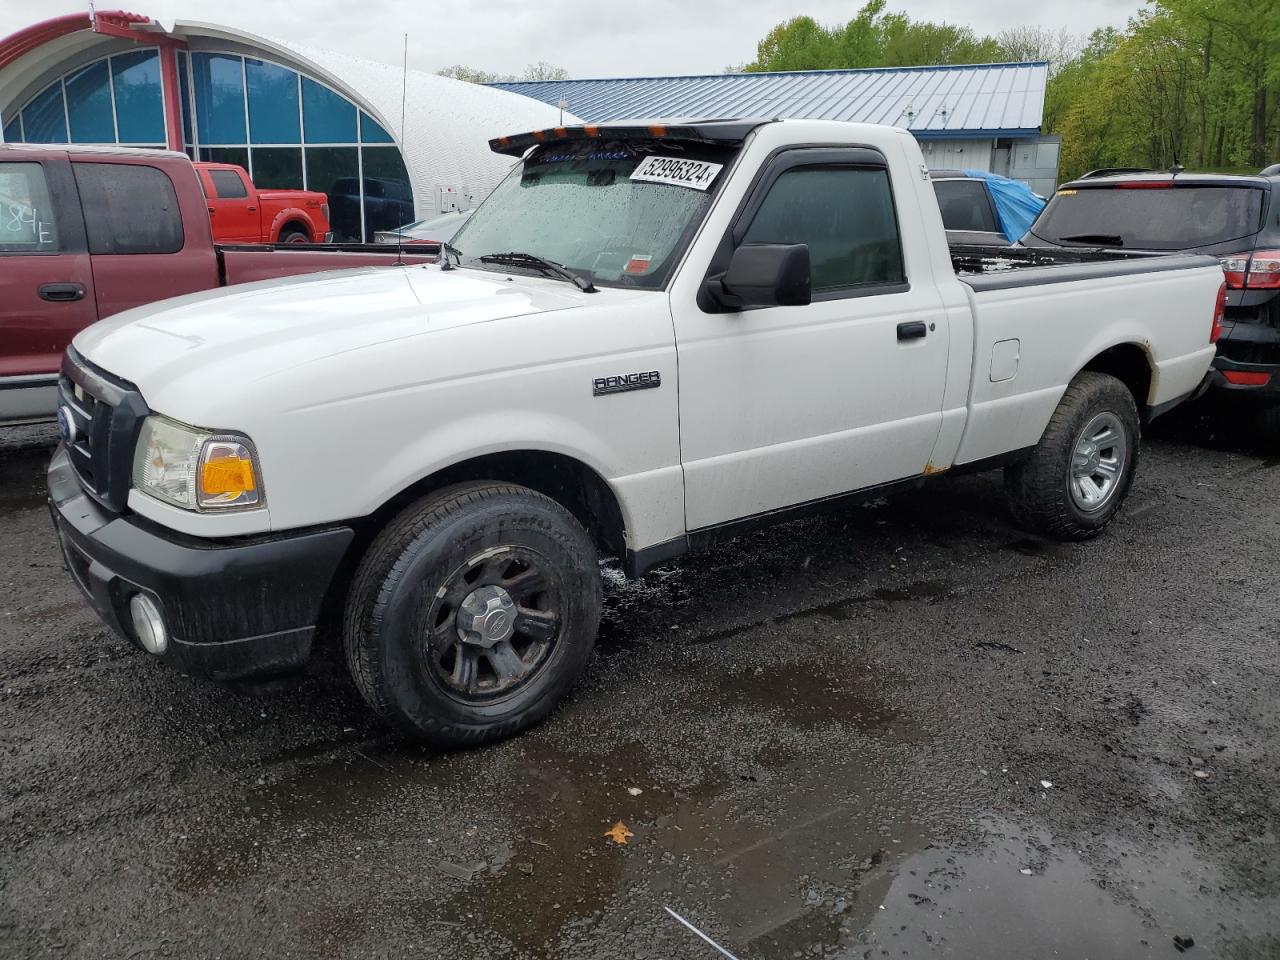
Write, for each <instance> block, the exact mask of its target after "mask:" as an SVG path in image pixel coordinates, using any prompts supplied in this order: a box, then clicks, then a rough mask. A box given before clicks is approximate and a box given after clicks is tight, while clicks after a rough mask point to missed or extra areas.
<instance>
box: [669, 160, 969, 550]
mask: <svg viewBox="0 0 1280 960" xmlns="http://www.w3.org/2000/svg"><path fill="white" fill-rule="evenodd" d="M911 199H914V197H913V195H909V196H908V200H911ZM903 219H906V220H907V222H909V223H910V224H912V227H911V229H914V230H916V231H919V230H920V229H921V224H920V219H919V216H918V215H916V212H915V211H913V210H911V209H910V208H909V207H908V208H906V209H904V210H902V211H901V216H900V212H899V210H898V209H897V208H896V207H895V203H894V195H893V189H892V184H891V183H890V177H889V171H888V169H887V166H886V164H885V161H884V159H883V157H882V156H881V155H880V154H879V153H877V152H876V151H873V150H868V149H857V148H805V149H795V150H788V151H785V152H783V153H781V154H779V155H777V156H776V157H775V158H774V159H773V160H772V161H771V162H770V163H769V165H768V166H767V167H766V169H765V171H764V173H763V174H762V176H761V177H760V178H759V180H758V181H757V183H756V185H755V187H754V188H753V189H752V191H751V192H750V193H749V194H748V196H747V198H746V200H745V201H744V202H743V205H742V207H741V209H740V210H739V212H738V214H737V216H736V217H735V219H734V221H733V223H732V225H731V227H730V229H729V232H728V234H727V235H726V236H725V237H724V238H723V240H722V241H721V245H720V247H719V250H718V252H717V254H716V256H715V257H714V258H713V260H712V264H711V267H710V269H709V270H708V276H709V277H710V276H714V275H715V273H716V272H717V271H720V272H723V270H724V268H725V266H727V262H728V258H729V256H731V255H732V251H733V249H734V248H736V247H737V246H740V245H743V244H751V243H787V244H794V243H804V244H807V245H808V247H809V255H810V262H811V270H812V282H813V302H812V303H811V304H810V305H808V306H804V307H764V308H757V309H746V310H741V311H738V312H721V313H715V312H706V311H705V310H704V309H703V307H701V306H699V305H698V303H696V302H690V298H688V297H678V298H673V314H674V321H675V329H676V347H677V351H678V356H679V364H680V442H681V460H682V462H683V464H684V470H685V503H686V526H687V528H688V529H689V530H691V531H694V530H699V529H702V528H708V527H715V526H717V525H720V524H724V523H727V522H729V521H732V520H735V519H740V518H749V517H752V516H755V515H759V514H764V513H769V512H772V511H776V510H778V509H781V508H784V507H789V506H794V505H800V504H804V503H808V502H811V501H818V500H823V499H826V498H829V497H833V496H836V495H839V494H842V493H846V492H850V491H855V490H861V489H865V488H869V487H874V486H877V485H881V484H888V483H890V482H891V481H895V480H901V479H904V478H909V477H915V476H919V475H920V474H922V473H925V472H926V466H927V462H928V458H929V455H930V452H931V451H932V448H933V445H934V441H935V439H936V438H937V436H938V432H939V430H940V428H941V423H942V400H943V389H944V387H945V381H946V365H947V336H948V332H947V325H946V314H945V311H944V309H943V305H942V298H941V295H940V293H939V291H938V288H937V283H936V281H935V280H934V278H933V276H932V274H931V268H930V265H929V263H928V262H927V250H925V249H924V248H923V245H919V244H917V245H912V248H911V250H910V251H909V252H910V256H908V255H907V254H908V251H906V250H904V245H903V243H902V238H901V233H900V231H899V222H900V220H903ZM917 248H919V249H917ZM916 260H918V261H919V262H914V261H916Z"/></svg>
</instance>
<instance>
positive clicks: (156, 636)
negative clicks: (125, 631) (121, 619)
mask: <svg viewBox="0 0 1280 960" xmlns="http://www.w3.org/2000/svg"><path fill="white" fill-rule="evenodd" d="M129 613H130V614H132V615H133V632H134V634H136V635H137V637H138V642H139V643H141V644H142V648H143V649H144V650H146V651H147V653H154V654H155V655H156V656H159V655H160V654H162V653H164V651H165V648H166V647H168V646H169V634H168V632H167V631H166V630H165V628H164V617H162V616H160V608H159V607H157V606H156V603H155V601H154V600H152V599H151V598H150V597H148V596H147V595H146V594H142V593H135V594H134V595H133V596H132V597H131V598H130V599H129Z"/></svg>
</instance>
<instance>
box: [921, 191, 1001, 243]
mask: <svg viewBox="0 0 1280 960" xmlns="http://www.w3.org/2000/svg"><path fill="white" fill-rule="evenodd" d="M933 192H934V193H936V194H937V195H938V209H940V210H941V211H942V225H943V226H944V227H946V228H947V229H948V230H977V231H980V232H983V233H997V232H999V230H1000V227H999V226H998V225H997V224H996V216H995V212H994V211H993V210H992V209H991V200H990V199H989V198H988V197H987V185H986V184H985V183H983V182H982V181H981V180H935V181H934V184H933Z"/></svg>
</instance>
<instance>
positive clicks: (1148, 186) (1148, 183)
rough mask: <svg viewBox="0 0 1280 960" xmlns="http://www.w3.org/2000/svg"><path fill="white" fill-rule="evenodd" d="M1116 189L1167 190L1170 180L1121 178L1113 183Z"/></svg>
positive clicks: (1170, 183) (1169, 187) (1170, 187)
mask: <svg viewBox="0 0 1280 960" xmlns="http://www.w3.org/2000/svg"><path fill="white" fill-rule="evenodd" d="M1115 187H1116V189H1117V190H1169V189H1172V187H1173V181H1172V180H1122V181H1121V182H1120V183H1117V184H1116V185H1115Z"/></svg>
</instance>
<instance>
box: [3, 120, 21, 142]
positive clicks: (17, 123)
mask: <svg viewBox="0 0 1280 960" xmlns="http://www.w3.org/2000/svg"><path fill="white" fill-rule="evenodd" d="M4 142H5V143H21V142H22V121H21V120H20V119H19V118H18V115H17V114H16V113H15V114H14V115H13V119H12V120H10V121H9V122H8V123H6V124H5V125H4Z"/></svg>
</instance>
